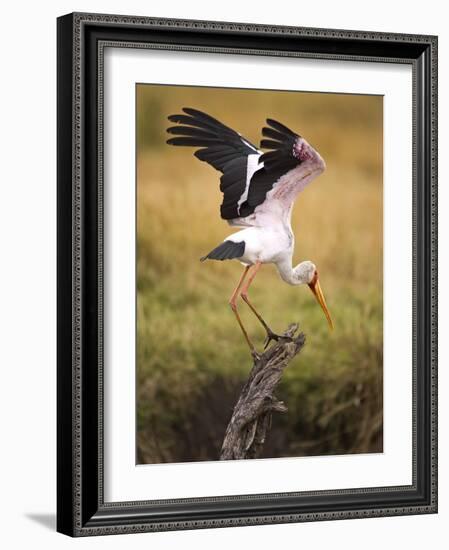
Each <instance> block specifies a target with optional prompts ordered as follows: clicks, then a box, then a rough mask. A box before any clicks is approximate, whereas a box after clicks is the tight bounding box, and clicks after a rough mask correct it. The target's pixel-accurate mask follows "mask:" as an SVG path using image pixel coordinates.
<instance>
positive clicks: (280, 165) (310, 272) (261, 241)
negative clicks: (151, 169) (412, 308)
mask: <svg viewBox="0 0 449 550" xmlns="http://www.w3.org/2000/svg"><path fill="white" fill-rule="evenodd" d="M183 111H184V114H181V115H171V116H169V117H168V118H169V120H171V121H172V122H177V123H182V124H183V125H181V126H173V127H171V128H169V129H168V130H167V131H168V132H169V133H170V134H174V135H175V136H176V137H174V138H171V139H169V140H168V142H167V143H169V144H171V145H186V146H193V147H200V149H199V150H197V151H196V152H195V156H196V157H197V158H199V159H200V160H203V161H205V162H207V163H209V164H210V165H212V166H213V167H214V168H215V169H217V170H219V171H220V172H221V173H222V176H221V178H220V190H221V191H222V192H223V203H222V205H221V216H222V218H223V219H225V220H227V222H228V223H229V225H231V226H234V227H242V228H243V229H241V230H240V231H237V232H236V233H233V234H232V235H229V236H228V237H226V239H225V240H224V241H223V242H222V243H221V244H220V245H219V246H217V247H216V248H214V249H213V250H212V251H211V252H209V254H207V255H206V256H204V257H203V258H202V261H203V260H206V259H210V260H229V259H237V260H239V261H240V262H241V263H242V264H243V265H244V266H245V271H244V273H243V275H242V277H241V278H240V281H239V283H238V285H237V287H236V289H235V290H234V292H233V294H232V296H231V300H230V305H231V307H232V309H233V311H234V313H235V315H236V318H237V321H238V322H239V324H240V327H241V329H242V331H243V334H244V336H245V338H246V340H247V342H248V344H249V346H250V349H251V351H252V353H253V354H256V351H255V348H254V345H253V344H252V342H251V340H250V338H249V337H248V334H247V332H246V330H245V328H244V326H243V324H242V321H241V319H240V316H239V314H238V311H237V299H238V298H239V297H241V298H242V299H243V300H244V301H245V302H246V303H247V304H248V306H249V307H250V308H251V310H252V311H253V312H254V314H255V315H256V316H257V318H258V319H259V321H260V322H261V323H262V325H263V326H264V328H265V330H266V332H267V343H266V345H268V343H269V341H270V340H271V339H279V338H280V336H278V335H276V334H275V333H274V332H273V331H272V330H271V329H270V328H269V327H268V325H267V324H266V323H265V321H264V319H263V318H262V317H261V315H260V314H259V313H258V312H257V311H256V309H255V308H254V306H253V305H252V304H251V302H250V301H249V298H248V288H249V285H250V284H251V283H252V281H253V280H254V277H255V276H256V274H257V272H258V270H259V269H260V267H261V265H263V264H266V263H273V264H274V265H275V266H276V267H277V269H278V271H279V274H280V276H281V278H282V279H283V280H284V281H285V282H287V283H289V284H291V285H301V284H307V285H308V286H309V288H310V289H311V290H312V292H313V293H314V295H315V297H316V298H317V300H318V302H319V303H320V305H321V306H322V308H323V310H324V313H325V315H326V317H327V320H328V322H329V325H330V326H331V327H332V320H331V317H330V314H329V311H328V309H327V306H326V302H325V299H324V295H323V292H322V290H321V286H320V284H319V280H318V271H317V269H316V266H315V265H314V264H313V263H312V262H310V261H305V262H301V263H300V264H298V265H297V266H296V267H293V266H292V258H293V250H294V235H293V231H292V227H291V213H292V207H293V203H294V201H295V199H296V197H297V195H298V194H299V193H300V192H301V191H302V190H303V189H304V188H305V187H306V186H307V185H308V184H309V183H310V182H311V181H312V180H313V179H315V178H316V177H317V176H318V175H320V174H321V173H322V172H323V171H324V170H325V167H326V165H325V162H324V160H323V159H322V158H321V156H320V155H319V153H318V152H317V151H316V150H315V149H314V148H313V147H312V146H311V145H310V144H309V143H308V142H307V141H306V140H305V139H304V138H302V137H301V136H299V135H298V134H295V133H294V132H292V131H291V130H290V129H289V128H287V127H286V126H284V125H283V124H281V123H279V122H277V121H275V120H272V119H267V124H268V125H269V127H264V128H263V129H262V134H263V136H265V137H267V138H269V139H262V141H261V148H266V149H271V150H270V151H268V152H265V153H263V152H262V151H261V150H259V149H257V148H256V147H255V146H254V145H252V144H251V143H250V142H249V141H248V140H247V139H246V138H243V137H242V136H241V135H240V134H238V133H237V132H235V131H234V130H232V129H231V128H229V127H227V126H225V125H224V124H222V123H221V122H219V121H218V120H216V119H215V118H213V117H211V116H210V115H207V114H205V113H203V112H201V111H198V110H196V109H191V108H184V109H183Z"/></svg>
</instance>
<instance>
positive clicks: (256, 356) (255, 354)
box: [251, 349, 262, 363]
mask: <svg viewBox="0 0 449 550" xmlns="http://www.w3.org/2000/svg"><path fill="white" fill-rule="evenodd" d="M251 357H252V358H253V361H254V363H257V361H259V359H260V358H261V357H262V354H261V353H259V352H258V351H256V350H255V349H252V350H251Z"/></svg>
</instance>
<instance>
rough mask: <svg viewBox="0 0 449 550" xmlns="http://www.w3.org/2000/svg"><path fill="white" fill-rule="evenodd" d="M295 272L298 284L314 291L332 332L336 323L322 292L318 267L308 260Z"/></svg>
mask: <svg viewBox="0 0 449 550" xmlns="http://www.w3.org/2000/svg"><path fill="white" fill-rule="evenodd" d="M293 271H294V277H295V279H296V281H295V282H296V284H298V285H300V284H307V285H308V287H309V288H310V290H311V291H312V293H313V295H314V296H315V298H316V299H317V302H318V303H319V304H320V306H321V307H322V308H323V311H324V315H325V316H326V319H327V322H328V323H329V328H330V329H331V330H332V329H333V328H334V323H333V322H332V317H331V314H330V313H329V310H328V308H327V305H326V300H325V298H324V294H323V291H322V290H321V285H320V281H319V278H318V270H317V268H316V265H315V264H314V263H313V262H310V261H308V260H307V261H305V262H301V263H300V264H298V265H297V266H296V267H295V269H294V270H293Z"/></svg>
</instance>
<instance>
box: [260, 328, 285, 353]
mask: <svg viewBox="0 0 449 550" xmlns="http://www.w3.org/2000/svg"><path fill="white" fill-rule="evenodd" d="M272 340H275V341H276V342H279V340H289V341H290V342H291V341H292V337H291V336H285V335H281V334H276V333H275V332H273V331H272V330H271V329H267V337H266V338H265V342H264V345H263V349H264V350H266V349H267V347H268V346H269V344H270V342H271V341H272Z"/></svg>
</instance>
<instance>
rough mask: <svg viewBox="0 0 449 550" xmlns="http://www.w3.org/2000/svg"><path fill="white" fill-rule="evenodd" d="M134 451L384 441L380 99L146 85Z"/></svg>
mask: <svg viewBox="0 0 449 550" xmlns="http://www.w3.org/2000/svg"><path fill="white" fill-rule="evenodd" d="M136 144H137V150H136V163H137V171H136V186H137V194H136V196H137V204H136V211H137V281H136V284H137V302H136V304H137V351H136V354H137V355H136V360H137V361H136V368H137V373H136V374H137V376H136V380H137V387H136V395H137V411H136V415H137V433H136V456H137V463H138V464H161V463H183V462H198V461H216V460H238V459H273V458H285V457H306V456H314V457H317V456H330V455H347V454H361V453H382V452H383V428H384V426H383V289H382V278H383V246H382V243H383V180H382V177H383V98H382V96H380V95H356V94H337V93H320V92H301V91H278V90H276V91H273V90H258V89H257V90H256V89H237V88H214V87H196V86H171V85H158V84H147V83H141V84H137V85H136Z"/></svg>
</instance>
